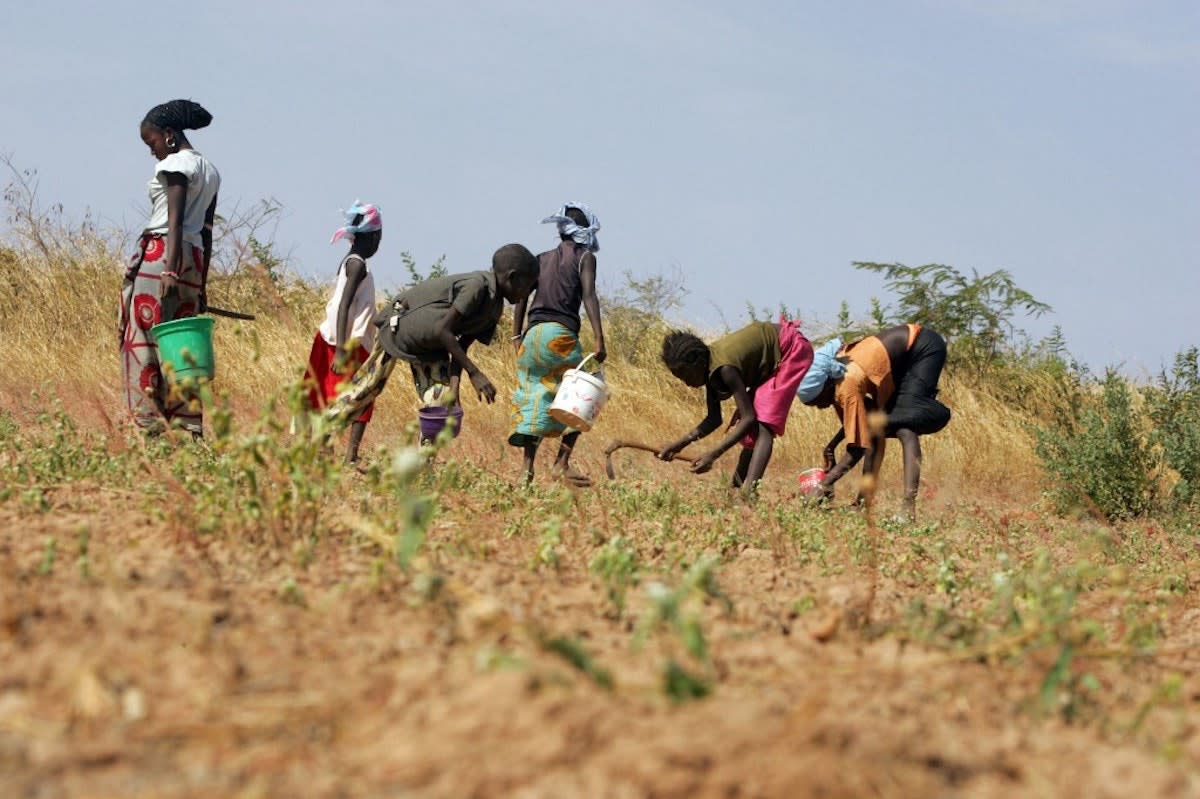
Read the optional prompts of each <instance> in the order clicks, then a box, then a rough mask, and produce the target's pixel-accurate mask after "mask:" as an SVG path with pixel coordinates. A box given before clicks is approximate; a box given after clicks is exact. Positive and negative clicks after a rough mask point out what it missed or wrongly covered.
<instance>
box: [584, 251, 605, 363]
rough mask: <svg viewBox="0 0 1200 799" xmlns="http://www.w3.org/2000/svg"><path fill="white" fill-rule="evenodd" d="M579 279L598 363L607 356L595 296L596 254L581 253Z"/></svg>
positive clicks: (598, 300)
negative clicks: (594, 341) (594, 340)
mask: <svg viewBox="0 0 1200 799" xmlns="http://www.w3.org/2000/svg"><path fill="white" fill-rule="evenodd" d="M579 281H580V284H581V287H582V288H583V309H584V310H585V311H587V318H588V321H589V322H591V324H592V336H593V337H594V338H595V339H596V360H597V361H598V362H600V363H603V362H604V359H605V358H607V357H608V350H607V349H605V347H604V325H603V324H602V323H601V321H600V298H599V297H598V296H596V256H595V255H593V254H592V253H590V252H587V253H584V254H583V260H582V261H580V263H579Z"/></svg>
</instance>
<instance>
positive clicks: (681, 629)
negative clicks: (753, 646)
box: [633, 557, 733, 702]
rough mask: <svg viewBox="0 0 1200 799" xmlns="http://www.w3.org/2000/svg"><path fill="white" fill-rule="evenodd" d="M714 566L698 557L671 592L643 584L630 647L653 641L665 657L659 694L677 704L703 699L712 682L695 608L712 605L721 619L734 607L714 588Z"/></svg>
mask: <svg viewBox="0 0 1200 799" xmlns="http://www.w3.org/2000/svg"><path fill="white" fill-rule="evenodd" d="M716 565H717V561H716V558H712V557H706V558H701V559H700V560H698V561H696V562H695V563H694V564H692V566H691V568H689V569H688V570H687V572H686V574H685V575H684V577H683V580H682V581H681V582H680V584H679V585H678V586H676V587H675V588H673V589H672V588H668V587H667V586H665V585H663V584H662V583H660V582H657V581H656V582H651V583H649V584H647V585H646V593H647V595H648V596H649V599H650V605H649V607H648V608H647V609H646V612H645V614H644V615H643V616H642V618H641V620H640V621H639V622H638V625H637V627H636V629H635V630H634V638H633V641H634V646H635V648H639V649H640V648H641V647H642V646H644V645H645V643H646V641H647V640H649V639H650V638H651V637H652V636H654V637H655V639H656V640H657V641H658V643H659V648H660V650H661V651H662V653H663V655H664V663H663V672H662V679H663V684H662V685H663V691H664V693H666V694H667V695H668V696H669V697H671V699H672V700H674V701H676V702H684V701H688V700H691V699H698V698H700V697H703V696H707V695H708V694H709V693H710V692H711V690H712V686H713V683H714V681H715V679H716V669H715V668H714V666H713V662H712V656H711V654H710V652H709V647H708V640H707V638H706V637H705V635H704V628H703V626H702V624H701V619H700V606H702V604H703V602H704V601H705V600H715V601H717V602H719V603H720V604H721V606H722V608H723V609H724V611H725V613H726V614H729V613H732V612H733V602H732V601H731V600H730V599H729V597H728V596H726V595H725V593H724V592H723V591H722V590H721V588H720V586H719V585H718V584H717V577H716ZM663 633H666V635H665V636H664V635H663ZM681 661H687V662H690V663H691V664H694V665H692V667H691V668H689V667H688V666H686V665H684V663H682V662H681Z"/></svg>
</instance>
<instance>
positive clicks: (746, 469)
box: [729, 447, 754, 488]
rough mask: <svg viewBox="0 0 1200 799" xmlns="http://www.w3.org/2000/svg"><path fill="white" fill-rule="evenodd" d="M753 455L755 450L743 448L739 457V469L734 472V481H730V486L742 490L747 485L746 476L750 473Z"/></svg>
mask: <svg viewBox="0 0 1200 799" xmlns="http://www.w3.org/2000/svg"><path fill="white" fill-rule="evenodd" d="M753 455H754V450H752V449H746V448H745V447H742V452H741V454H740V455H738V462H737V468H735V469H734V470H733V479H732V480H730V481H729V485H731V486H733V487H734V488H741V487H742V485H743V484H745V482H746V475H747V474H749V473H750V458H751V457H753Z"/></svg>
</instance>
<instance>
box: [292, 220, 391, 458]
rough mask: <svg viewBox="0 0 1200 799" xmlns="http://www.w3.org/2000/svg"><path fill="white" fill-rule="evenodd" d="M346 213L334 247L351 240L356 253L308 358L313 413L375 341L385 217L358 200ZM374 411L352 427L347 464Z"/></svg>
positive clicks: (340, 275) (344, 266)
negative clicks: (376, 266) (377, 263)
mask: <svg viewBox="0 0 1200 799" xmlns="http://www.w3.org/2000/svg"><path fill="white" fill-rule="evenodd" d="M344 213H345V215H346V224H345V225H343V226H342V227H340V228H338V229H337V230H336V231H335V232H334V234H333V238H331V239H330V240H329V243H330V244H332V243H334V242H336V241H339V240H341V239H345V240H347V241H349V242H350V252H348V253H347V254H346V256H345V257H344V258H342V261H341V263H340V264H338V272H337V279H336V281H335V282H334V286H333V294H332V295H330V297H329V302H328V304H326V306H325V319H324V321H322V322H321V324H320V326H319V327H318V328H317V333H316V336H315V337H314V338H313V343H312V350H311V351H310V352H309V354H308V369H307V374H306V375H305V379H306V382H307V383H308V386H309V393H308V404H309V407H310V408H311V409H312V410H321V409H323V408H325V406H326V405H328V404H329V402H330V401H331V400H332V399H333V398H334V397H336V396H337V395H338V389H339V388H340V387H341V386H342V385H343V384H344V383H347V382H349V380H350V378H351V377H353V376H354V373H355V372H356V371H358V368H359V366H361V365H362V364H363V363H365V362H366V360H367V356H368V355H369V354H370V352H371V347H372V345H373V344H374V342H375V326H374V324H372V320H373V318H374V316H375V278H374V277H373V276H372V275H371V273H370V271H369V270H368V268H367V259H369V258H370V257H371V256H373V255H374V254H375V253H376V252H378V250H379V242H380V239H381V238H382V237H383V218H382V217H381V216H380V213H379V208H378V206H375V205H372V204H370V203H361V202H359V201H358V200H355V201H354V204H353V205H351V206H350V207H349V208H347V209H346V210H345V212H344ZM374 407H375V406H374V403H372V404H370V405H368V406H367V407H366V409H365V410H363V412H362V413H361V414H359V416H358V418H356V419H355V420H354V422H353V424H351V425H350V444H349V447H348V449H347V450H346V462H347V463H354V462H355V461H357V460H358V448H359V445H360V444H361V443H362V437H363V434H364V433H365V432H366V429H367V422H369V421H371V414H372V412H373V411H374Z"/></svg>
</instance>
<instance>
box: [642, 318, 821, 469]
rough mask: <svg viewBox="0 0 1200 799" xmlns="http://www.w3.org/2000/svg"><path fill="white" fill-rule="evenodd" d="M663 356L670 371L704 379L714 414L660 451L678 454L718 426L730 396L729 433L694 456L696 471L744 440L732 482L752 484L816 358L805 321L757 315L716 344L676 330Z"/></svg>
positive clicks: (691, 380)
mask: <svg viewBox="0 0 1200 799" xmlns="http://www.w3.org/2000/svg"><path fill="white" fill-rule="evenodd" d="M662 359H663V363H665V364H666V365H667V368H668V369H670V370H671V374H673V375H675V377H677V378H679V379H680V380H682V381H683V382H684V383H686V384H687V385H689V386H692V387H693V388H699V387H701V386H704V388H705V396H706V400H707V402H708V414H707V415H706V416H705V417H704V418H703V419H702V420H701V421H700V424H698V425H696V427H695V429H693V430H690V431H688V432H687V433H686V434H685V435H684V436H683V438H681V439H679V440H678V441H676V442H674V443H673V444H671V445H669V446H667V447H665V448H664V449H663V450H662V451H661V452H659V453H658V457H659V458H661V459H663V460H666V461H669V460H672V459H673V458H674V457H675V455H676V454H677V453H678V452H679V451H680V450H682V449H683V448H684V447H686V446H687V445H688V444H691V443H692V442H693V441H699V440H700V439H701V438H704V437H705V436H707V435H708V434H709V433H712V432H713V431H714V430H716V429H717V428H718V427H720V426H721V401H722V400H725V399H729V398H730V397H732V398H733V400H734V403H735V404H736V405H737V412H736V413H735V414H734V417H733V420H732V422H731V423H730V427H729V432H728V434H727V435H726V436H725V438H724V439H722V440H721V443H719V444H718V445H717V446H716V447H715V448H713V449H711V450H709V451H708V452H706V453H704V454H703V455H701V456H700V458H699V459H697V460H696V461H695V462H694V463H692V471H693V472H695V473H696V474H703V473H704V472H707V471H708V470H709V469H711V468H712V465H713V462H714V461H716V459H717V458H719V457H721V455H722V454H723V453H724V452H725V451H726V450H727V449H729V448H730V447H732V446H733V445H734V444H737V443H739V442H740V443H741V444H742V447H743V449H742V453H741V455H740V456H739V457H738V464H737V469H736V470H735V471H734V473H733V481H732V484H733V486H734V487H735V488H736V487H740V488H742V490H743V491H746V492H750V491H753V489H754V487H755V485H756V484H757V482H758V481H759V480H760V479H762V476H763V473H764V472H766V470H767V464H768V463H769V462H770V460H771V451H772V448H773V447H774V443H775V436H781V435H783V432H784V427H785V426H786V424H787V415H788V410H789V409H790V408H791V406H792V399H793V397H795V394H796V389H797V387H798V386H799V385H800V381H801V380H802V379H803V378H804V375H805V374H806V373H807V372H808V367H809V365H810V364H812V360H813V350H812V345H811V344H809V343H808V339H807V338H805V337H804V334H803V333H801V332H800V325H799V324H798V323H796V322H794V321H792V320H789V319H787V318H785V317H782V316H781V317H780V318H779V322H777V323H771V322H751V323H750V324H748V325H746V326H745V327H743V328H742V329H741V330H737V331H734V332H733V333H730V334H729V335H727V336H725V337H724V338H720V339H717V340H716V341H715V342H713V343H712V344H711V345H706V344H705V343H704V342H703V341H701V340H700V339H699V338H698V337H696V336H694V335H692V334H691V333H685V332H683V331H681V330H676V331H674V332H672V333H669V334H667V336H666V338H665V339H663V349H662Z"/></svg>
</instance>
